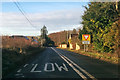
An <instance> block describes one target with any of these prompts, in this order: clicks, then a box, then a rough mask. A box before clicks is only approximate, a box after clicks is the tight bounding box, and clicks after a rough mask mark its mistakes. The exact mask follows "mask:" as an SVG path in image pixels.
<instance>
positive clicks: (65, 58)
mask: <svg viewBox="0 0 120 80" xmlns="http://www.w3.org/2000/svg"><path fill="white" fill-rule="evenodd" d="M51 49H53V50H54V51H55V52H56V53H57V54H58V55H59V56H60V57H61V58H62V59H63V60H64V61H66V62H67V63H68V64H69V65H70V66H71V67H72V68H73V70H75V71H76V72H77V73H78V74H79V75H80V76H81V77H82V78H83V79H85V76H84V75H83V74H82V73H81V72H80V71H79V70H77V69H76V68H75V67H74V66H76V67H77V68H78V69H80V70H81V71H82V72H84V73H85V74H86V75H88V76H89V77H90V78H91V79H93V80H97V79H96V78H95V77H93V76H92V75H91V74H89V73H88V72H87V71H85V70H84V69H82V68H81V67H80V66H78V65H77V64H75V63H74V62H73V61H71V60H70V59H69V58H67V57H65V56H64V55H63V54H61V53H60V52H58V51H57V50H55V49H54V48H52V47H51ZM67 60H68V61H70V62H71V63H72V64H73V65H74V66H73V65H72V64H71V63H70V62H68V61H67Z"/></svg>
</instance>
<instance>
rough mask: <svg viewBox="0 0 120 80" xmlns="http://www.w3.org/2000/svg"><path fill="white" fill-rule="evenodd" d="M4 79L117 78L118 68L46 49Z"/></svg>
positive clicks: (64, 51)
mask: <svg viewBox="0 0 120 80" xmlns="http://www.w3.org/2000/svg"><path fill="white" fill-rule="evenodd" d="M6 78H17V79H18V78H29V79H30V78H34V79H35V78H36V79H38V78H39V79H40V78H78V79H83V80H86V79H91V80H92V79H93V80H96V79H100V78H101V79H102V78H106V79H107V78H111V79H114V78H118V66H117V65H113V64H110V63H106V62H103V61H100V60H97V59H92V58H90V57H87V56H83V55H80V54H77V53H74V52H70V51H66V50H62V49H58V48H55V47H48V48H46V50H45V51H43V52H42V53H40V54H39V55H38V56H37V57H35V58H34V59H33V60H31V61H29V62H28V63H25V64H24V65H23V66H21V67H20V68H19V69H18V70H16V71H14V72H11V74H9V76H7V77H6Z"/></svg>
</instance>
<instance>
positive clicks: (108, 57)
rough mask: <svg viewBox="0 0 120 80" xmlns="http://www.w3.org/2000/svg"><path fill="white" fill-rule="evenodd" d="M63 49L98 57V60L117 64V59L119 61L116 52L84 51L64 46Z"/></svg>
mask: <svg viewBox="0 0 120 80" xmlns="http://www.w3.org/2000/svg"><path fill="white" fill-rule="evenodd" d="M58 48H59V47H58ZM60 49H63V48H60ZM64 50H67V51H71V52H75V53H78V54H81V55H85V56H89V57H91V58H95V59H99V60H102V61H105V62H109V63H112V64H118V63H119V61H120V58H118V55H117V54H110V53H98V52H84V50H71V49H69V48H66V49H64Z"/></svg>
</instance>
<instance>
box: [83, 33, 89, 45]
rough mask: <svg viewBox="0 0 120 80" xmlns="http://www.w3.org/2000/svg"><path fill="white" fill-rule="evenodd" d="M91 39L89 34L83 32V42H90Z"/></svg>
mask: <svg viewBox="0 0 120 80" xmlns="http://www.w3.org/2000/svg"><path fill="white" fill-rule="evenodd" d="M90 39H91V37H90V35H89V34H82V44H90Z"/></svg>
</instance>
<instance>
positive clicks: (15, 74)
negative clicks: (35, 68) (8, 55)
mask: <svg viewBox="0 0 120 80" xmlns="http://www.w3.org/2000/svg"><path fill="white" fill-rule="evenodd" d="M19 75H23V74H15V76H19Z"/></svg>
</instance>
